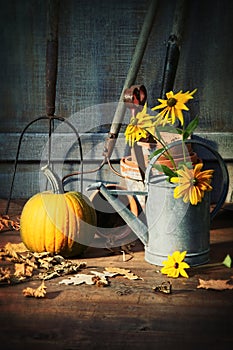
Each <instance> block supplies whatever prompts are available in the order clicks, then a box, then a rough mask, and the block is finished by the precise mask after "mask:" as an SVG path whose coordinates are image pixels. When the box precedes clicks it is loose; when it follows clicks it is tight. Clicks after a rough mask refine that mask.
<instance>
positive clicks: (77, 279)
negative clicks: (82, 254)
mask: <svg viewBox="0 0 233 350" xmlns="http://www.w3.org/2000/svg"><path fill="white" fill-rule="evenodd" d="M93 277H94V276H93V275H86V274H83V273H78V274H77V275H74V276H71V277H69V278H66V279H64V280H62V281H60V282H59V284H66V285H69V284H74V285H79V284H83V283H86V284H89V285H91V284H95V282H94V281H93Z"/></svg>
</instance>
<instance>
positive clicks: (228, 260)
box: [222, 254, 232, 268]
mask: <svg viewBox="0 0 233 350" xmlns="http://www.w3.org/2000/svg"><path fill="white" fill-rule="evenodd" d="M222 263H223V265H225V266H226V267H229V268H231V265H232V259H231V256H230V255H229V254H227V255H226V257H225V259H224V260H223V262H222Z"/></svg>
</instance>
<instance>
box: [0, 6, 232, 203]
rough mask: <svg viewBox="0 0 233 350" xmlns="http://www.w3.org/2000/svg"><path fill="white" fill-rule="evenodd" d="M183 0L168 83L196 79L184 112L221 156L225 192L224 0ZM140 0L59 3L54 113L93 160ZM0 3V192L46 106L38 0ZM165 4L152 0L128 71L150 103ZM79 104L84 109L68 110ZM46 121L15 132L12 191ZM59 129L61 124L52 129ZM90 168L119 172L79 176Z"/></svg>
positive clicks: (228, 17)
mask: <svg viewBox="0 0 233 350" xmlns="http://www.w3.org/2000/svg"><path fill="white" fill-rule="evenodd" d="M187 1H188V10H187V14H186V20H185V27H184V28H185V30H184V33H183V40H182V46H181V55H180V60H179V66H178V70H177V75H176V80H175V87H174V89H175V90H179V89H183V90H187V89H188V90H191V89H194V88H195V87H197V88H198V92H197V94H196V97H195V102H194V103H193V104H192V106H191V108H190V113H191V115H192V116H194V115H196V114H199V116H200V125H199V128H198V136H200V137H204V138H207V139H209V140H210V141H211V142H212V144H213V145H214V147H215V148H216V149H218V150H219V152H220V154H221V155H222V157H223V158H224V159H225V161H226V162H227V164H228V169H229V172H230V176H231V182H230V188H229V194H228V200H232V197H233V165H232V162H233V156H232V141H233V118H232V84H233V83H232V82H233V60H232V52H233V31H232V22H233V2H232V1H230V0H221V1H220V0H215V1H213V0H212V1H210V0H204V1H203V0H196V1H189V0H187ZM148 6H149V1H136V0H125V1H123V2H119V1H116V0H113V1H108V0H90V1H85V0H67V1H61V3H60V11H59V48H58V76H57V95H56V114H57V115H59V116H62V117H65V118H72V116H74V118H76V123H77V126H78V129H79V132H81V133H84V132H88V134H89V135H88V137H87V138H85V137H84V139H85V140H84V139H83V140H84V141H83V142H84V144H86V145H87V147H89V149H91V153H88V155H87V158H88V162H89V163H92V162H94V163H97V164H98V163H99V161H100V160H101V157H102V149H103V144H104V139H105V137H106V135H107V132H108V131H109V125H110V123H111V121H112V119H113V115H114V107H115V102H117V101H118V99H119V96H120V93H121V89H122V87H123V84H124V80H125V77H126V75H127V72H128V69H129V66H130V63H131V59H132V55H133V52H134V49H135V45H136V43H137V39H138V36H139V33H140V30H141V27H142V24H143V20H144V17H145V14H146V11H147V8H148ZM0 7H1V8H0V44H1V55H0V65H1V68H0V106H1V110H0V183H1V188H0V196H1V197H7V195H8V194H9V189H10V182H11V178H12V172H13V162H14V159H15V155H16V148H17V144H18V140H19V136H20V132H21V131H22V130H23V128H24V127H25V126H26V125H27V123H29V122H30V121H32V120H33V119H34V118H36V117H38V116H40V115H43V114H45V111H46V99H45V85H46V79H45V64H46V33H47V27H46V23H47V21H46V13H47V1H45V0H44V1H43V0H33V1H31V0H24V1H16V0H9V1H1V2H0ZM174 10H175V1H173V0H165V1H161V0H160V1H158V2H157V11H156V15H155V20H154V25H153V28H152V31H151V34H150V37H149V40H148V44H147V48H146V51H145V53H144V56H143V60H142V63H141V66H140V69H139V72H138V75H137V79H136V83H139V84H144V85H145V86H146V87H147V90H148V103H149V106H151V107H152V106H153V105H155V104H156V99H157V97H160V91H161V83H162V74H163V67H164V61H165V56H166V46H167V40H168V37H169V34H170V31H171V28H172V20H173V16H174ZM102 104H110V107H113V108H112V110H111V108H109V105H108V106H107V108H106V109H104V113H101V111H100V108H99V107H97V108H94V107H93V106H99V105H102ZM111 104H112V105H111ZM89 107H90V108H91V109H88V108H89ZM86 109H88V112H87V113H86V112H84V113H77V112H80V111H83V110H86ZM108 109H109V112H108ZM75 113H77V114H75ZM77 118H78V120H77ZM72 120H74V119H72ZM127 120H128V117H127V116H126V117H125V121H126V122H127ZM56 125H57V124H56ZM94 128H97V129H94ZM47 130H48V125H47V123H45V122H43V121H40V122H37V123H35V124H33V125H32V126H31V127H30V128H29V129H28V132H27V134H26V135H25V138H24V140H23V145H22V151H21V153H20V164H19V167H18V171H17V174H16V179H15V186H14V191H13V196H14V197H29V196H31V195H32V194H33V193H35V192H37V191H38V190H39V182H40V181H39V175H38V170H39V166H40V160H41V157H42V156H41V155H42V154H43V150H44V146H45V144H46V142H47V136H46V132H47ZM93 130H94V131H95V130H97V131H98V134H97V133H96V132H93ZM65 131H66V129H63V127H62V129H61V130H60V132H65ZM88 141H90V142H88ZM123 143H124V141H123V140H122V138H121V140H120V141H119V142H118V143H117V147H116V149H115V153H114V154H113V158H114V159H119V158H120V157H121V156H122V155H123V154H124V153H125V152H126V150H125V147H124V144H123ZM58 144H59V141H58V143H57V144H56V145H58ZM85 152H87V151H85ZM90 155H91V156H90ZM72 157H73V158H72ZM72 157H71V158H72V159H71V160H72V162H70V163H69V162H68V163H66V165H65V166H64V168H63V173H66V172H70V171H71V170H76V169H77V168H78V164H77V163H76V159H75V156H72ZM78 158H79V155H78V154H77V159H78ZM90 158H91V159H90ZM94 159H95V160H94ZM63 160H64V159H63ZM88 167H89V168H91V167H93V164H88ZM77 170H78V169H77ZM96 178H103V179H107V180H108V181H113V182H114V181H118V182H119V181H120V180H119V179H118V178H117V177H115V176H114V175H113V174H112V173H111V172H110V171H109V169H108V168H106V167H104V169H102V171H101V172H100V173H98V174H92V175H90V176H88V177H87V182H88V181H95V179H96Z"/></svg>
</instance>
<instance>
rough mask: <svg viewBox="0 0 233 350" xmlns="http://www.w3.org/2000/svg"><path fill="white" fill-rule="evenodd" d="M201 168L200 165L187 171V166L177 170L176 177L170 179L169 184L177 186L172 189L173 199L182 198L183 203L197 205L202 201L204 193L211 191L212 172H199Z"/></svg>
mask: <svg viewBox="0 0 233 350" xmlns="http://www.w3.org/2000/svg"><path fill="white" fill-rule="evenodd" d="M202 167H203V164H202V163H198V164H196V165H195V167H194V169H189V168H188V167H187V166H183V168H182V169H179V170H177V174H178V176H177V177H172V178H171V180H170V181H171V182H172V183H176V184H179V185H178V186H177V187H176V188H175V189H174V198H180V197H183V201H184V202H185V203H188V202H189V201H190V203H191V204H193V205H197V203H198V202H201V201H202V198H203V197H204V193H205V191H211V190H212V187H211V186H210V183H211V179H212V177H213V172H214V170H204V171H201V169H202Z"/></svg>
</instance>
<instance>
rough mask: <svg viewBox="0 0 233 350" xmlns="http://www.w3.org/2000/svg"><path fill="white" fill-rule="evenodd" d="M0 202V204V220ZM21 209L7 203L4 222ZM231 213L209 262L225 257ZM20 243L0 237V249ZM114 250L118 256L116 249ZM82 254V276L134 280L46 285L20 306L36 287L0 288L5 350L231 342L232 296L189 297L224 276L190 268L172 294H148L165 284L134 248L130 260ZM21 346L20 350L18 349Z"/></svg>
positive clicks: (215, 227)
mask: <svg viewBox="0 0 233 350" xmlns="http://www.w3.org/2000/svg"><path fill="white" fill-rule="evenodd" d="M4 206H5V202H4V201H2V200H1V201H0V212H1V211H2V208H4ZM22 206H23V201H13V202H12V206H11V210H10V215H11V217H14V216H15V215H17V214H20V212H21V208H22ZM231 215H232V213H231V210H230V208H229V210H227V208H225V209H224V210H222V211H221V212H220V213H219V214H218V216H217V217H216V218H215V219H214V221H213V223H212V227H211V233H210V238H211V262H213V263H215V262H219V261H222V260H223V259H224V257H225V255H226V253H229V254H231V256H232V254H233V245H232V243H233V242H232V229H233V227H232V218H231V217H232V216H231ZM9 241H10V242H12V243H13V242H14V243H17V242H20V238H19V234H18V233H17V232H14V231H5V232H1V241H0V246H1V247H2V246H3V245H4V244H5V243H7V242H9ZM119 250H120V249H119ZM119 250H118V251H117V249H116V251H115V253H114V254H110V252H109V251H108V250H107V249H102V248H93V247H89V248H88V250H87V251H86V253H85V255H84V256H83V257H82V259H74V261H77V262H80V261H86V262H87V268H86V270H84V271H85V272H86V273H87V272H90V270H97V271H102V270H103V268H104V267H108V266H111V267H120V268H128V269H130V270H131V271H132V272H134V273H135V274H137V275H138V276H140V277H142V278H143V279H142V280H135V281H130V280H126V279H125V278H123V277H121V276H117V277H115V278H111V284H110V286H109V287H106V288H98V287H96V286H93V285H92V286H87V285H80V286H72V285H68V286H66V285H61V284H59V281H61V280H62V277H60V278H55V279H53V280H50V281H46V286H47V295H46V298H44V299H33V298H25V297H24V296H23V294H22V290H23V289H24V288H26V287H29V286H30V287H32V288H36V287H37V286H38V285H39V281H31V282H26V283H24V284H19V285H15V286H4V287H3V286H1V287H0V311H1V312H0V337H1V345H2V347H4V348H5V349H15V348H17V349H21V348H24V349H26V350H28V349H31V348H33V349H41V347H43V348H44V349H54V348H56V349H59V350H60V349H63V350H64V349H67V350H68V349H72V350H73V349H87V348H89V349H98V348H101V349H110V348H112V349H122V348H124V347H127V349H130V350H131V349H148V350H150V349H151V350H152V349H155V348H158V349H161V348H165V349H168V350H170V349H174V348H176V347H179V348H180V349H184V348H188V349H191V350H195V349H197V348H202V347H203V348H205V349H212V350H219V349H222V350H227V349H229V348H231V345H232V342H233V335H232V327H233V321H232V306H233V299H232V291H231V290H225V291H222V292H220V291H213V290H203V289H197V285H198V279H199V278H202V279H205V280H208V279H211V278H212V279H230V278H232V269H228V268H225V267H215V268H204V267H199V268H193V269H190V270H189V275H190V277H189V279H185V278H182V277H181V278H178V279H169V280H171V282H172V294H170V295H167V294H162V293H159V292H156V293H155V292H154V291H153V290H152V288H153V286H155V285H158V284H161V283H162V282H163V281H167V280H168V278H167V277H166V276H164V275H161V274H160V273H158V272H157V271H158V270H159V268H158V267H157V266H154V265H150V264H148V263H147V262H145V260H144V251H143V246H142V244H141V243H140V242H139V241H138V240H137V241H135V245H134V247H133V251H134V257H133V259H131V260H129V261H127V262H123V260H122V255H121V253H120V251H119ZM22 344H23V347H22V346H21V345H22Z"/></svg>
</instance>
